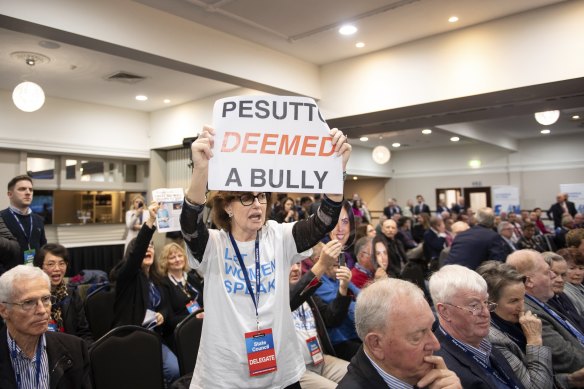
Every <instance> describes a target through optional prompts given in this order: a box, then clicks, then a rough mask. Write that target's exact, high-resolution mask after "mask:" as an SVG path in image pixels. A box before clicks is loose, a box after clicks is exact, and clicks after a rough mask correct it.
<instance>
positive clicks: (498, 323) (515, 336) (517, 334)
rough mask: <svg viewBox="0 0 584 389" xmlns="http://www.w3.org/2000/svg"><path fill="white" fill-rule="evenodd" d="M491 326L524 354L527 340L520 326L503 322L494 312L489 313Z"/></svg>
mask: <svg viewBox="0 0 584 389" xmlns="http://www.w3.org/2000/svg"><path fill="white" fill-rule="evenodd" d="M491 325H492V326H493V327H495V328H496V329H498V330H499V331H501V332H502V333H504V334H505V335H507V336H508V337H509V339H511V340H512V341H513V342H515V344H517V346H519V348H520V349H521V351H523V352H525V350H526V349H527V339H526V338H525V334H523V330H522V329H521V324H519V323H511V322H509V321H507V320H503V319H501V318H500V317H499V316H497V314H496V313H495V312H491Z"/></svg>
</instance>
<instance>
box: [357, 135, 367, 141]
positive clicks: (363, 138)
mask: <svg viewBox="0 0 584 389" xmlns="http://www.w3.org/2000/svg"><path fill="white" fill-rule="evenodd" d="M359 140H360V141H361V142H367V141H368V140H369V138H367V137H366V136H362V137H361V138H359Z"/></svg>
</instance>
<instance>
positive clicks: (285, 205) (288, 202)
mask: <svg viewBox="0 0 584 389" xmlns="http://www.w3.org/2000/svg"><path fill="white" fill-rule="evenodd" d="M273 219H274V220H275V221H277V222H278V223H292V222H295V221H298V220H299V218H298V212H297V211H296V207H295V206H294V199H293V198H292V197H286V198H284V199H282V207H281V208H280V209H279V210H278V211H277V212H275V214H274V217H273Z"/></svg>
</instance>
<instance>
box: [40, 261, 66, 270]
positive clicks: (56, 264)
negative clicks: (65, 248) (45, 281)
mask: <svg viewBox="0 0 584 389" xmlns="http://www.w3.org/2000/svg"><path fill="white" fill-rule="evenodd" d="M44 267H46V268H49V269H54V268H55V267H58V268H60V269H64V268H66V267H67V263H65V262H47V263H45V265H44Z"/></svg>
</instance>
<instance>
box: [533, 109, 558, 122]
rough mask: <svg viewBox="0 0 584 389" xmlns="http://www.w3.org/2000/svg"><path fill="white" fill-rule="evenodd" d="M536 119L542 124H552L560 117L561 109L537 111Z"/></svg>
mask: <svg viewBox="0 0 584 389" xmlns="http://www.w3.org/2000/svg"><path fill="white" fill-rule="evenodd" d="M534 116H535V120H536V121H537V122H538V123H539V124H541V125H542V126H550V125H552V124H554V123H555V122H557V121H558V119H559V118H560V111H558V110H555V111H544V112H536V113H535V114H534Z"/></svg>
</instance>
